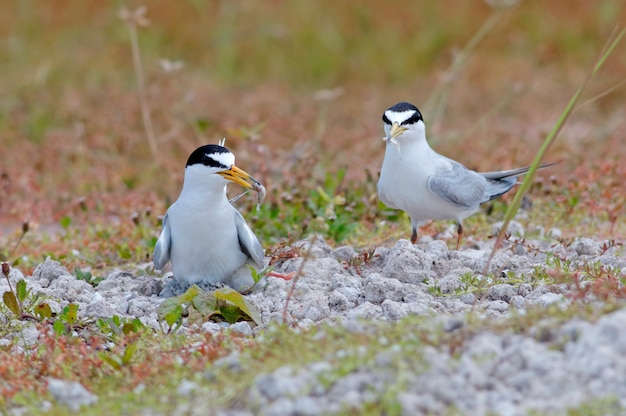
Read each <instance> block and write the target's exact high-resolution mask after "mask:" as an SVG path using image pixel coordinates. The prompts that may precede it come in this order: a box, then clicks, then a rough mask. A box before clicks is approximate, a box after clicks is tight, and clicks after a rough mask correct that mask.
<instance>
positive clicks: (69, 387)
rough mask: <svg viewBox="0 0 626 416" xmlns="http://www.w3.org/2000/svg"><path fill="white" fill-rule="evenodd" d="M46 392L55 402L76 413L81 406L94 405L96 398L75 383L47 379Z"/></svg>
mask: <svg viewBox="0 0 626 416" xmlns="http://www.w3.org/2000/svg"><path fill="white" fill-rule="evenodd" d="M48 391H49V392H50V394H51V395H52V397H54V399H55V400H56V401H58V402H59V403H62V404H64V405H66V406H67V407H69V408H70V410H72V411H74V412H76V411H78V410H79V409H80V408H81V406H84V405H90V404H94V403H96V402H97V401H98V396H96V395H95V394H92V393H91V392H90V391H88V390H87V389H86V388H85V387H83V385H82V384H80V383H78V382H76V381H67V380H60V379H57V378H48Z"/></svg>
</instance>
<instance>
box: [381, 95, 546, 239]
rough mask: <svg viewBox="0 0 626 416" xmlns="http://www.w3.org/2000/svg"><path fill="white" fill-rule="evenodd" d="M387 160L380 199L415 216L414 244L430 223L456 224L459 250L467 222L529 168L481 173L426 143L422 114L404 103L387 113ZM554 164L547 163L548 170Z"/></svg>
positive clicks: (411, 105)
mask: <svg viewBox="0 0 626 416" xmlns="http://www.w3.org/2000/svg"><path fill="white" fill-rule="evenodd" d="M383 123H384V130H385V137H384V138H383V140H384V141H385V142H386V148H385V158H384V160H383V166H382V168H381V171H380V178H379V180H378V198H379V199H380V200H381V201H382V202H383V203H384V204H385V205H387V206H389V207H391V208H394V209H401V210H403V211H405V212H406V213H407V214H408V215H409V217H410V218H411V226H412V227H413V233H412V234H411V242H412V243H413V244H415V242H416V241H417V228H418V227H419V226H420V225H421V224H422V223H424V222H426V221H428V220H454V221H456V224H457V245H456V248H457V250H458V248H459V245H460V243H461V236H462V234H463V225H462V221H463V219H465V218H467V217H468V216H470V215H472V214H473V213H475V212H476V211H478V208H479V206H480V204H482V203H485V202H488V201H491V200H492V199H494V198H497V197H499V196H500V195H502V194H504V193H506V192H508V191H509V190H510V189H511V188H512V187H513V186H514V185H515V184H516V183H517V178H516V177H517V176H518V175H523V174H525V173H526V172H528V169H529V168H528V167H525V168H519V169H511V170H504V171H498V172H476V171H473V170H470V169H467V168H466V167H465V166H463V165H462V164H460V163H459V162H456V161H454V160H452V159H449V158H447V157H445V156H442V155H440V154H438V153H437V152H435V151H434V150H433V149H431V147H430V146H429V145H428V142H427V141H426V126H425V125H424V120H423V118H422V114H421V113H420V111H419V110H418V109H417V107H415V106H414V105H413V104H409V103H406V102H401V103H398V104H396V105H394V106H392V107H390V108H389V109H388V110H387V111H385V112H384V114H383ZM546 166H549V165H542V166H541V167H546Z"/></svg>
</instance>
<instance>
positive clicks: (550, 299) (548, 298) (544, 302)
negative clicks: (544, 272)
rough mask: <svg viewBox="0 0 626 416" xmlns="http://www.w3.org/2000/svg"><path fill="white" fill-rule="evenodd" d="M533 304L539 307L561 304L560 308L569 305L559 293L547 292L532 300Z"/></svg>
mask: <svg viewBox="0 0 626 416" xmlns="http://www.w3.org/2000/svg"><path fill="white" fill-rule="evenodd" d="M533 303H535V304H538V305H541V306H543V307H546V306H549V305H553V304H561V305H562V306H566V305H567V304H568V303H569V301H568V300H567V298H566V297H565V296H563V295H562V294H560V293H552V292H548V293H544V294H543V295H541V296H539V297H538V298H537V299H535V300H534V302H533Z"/></svg>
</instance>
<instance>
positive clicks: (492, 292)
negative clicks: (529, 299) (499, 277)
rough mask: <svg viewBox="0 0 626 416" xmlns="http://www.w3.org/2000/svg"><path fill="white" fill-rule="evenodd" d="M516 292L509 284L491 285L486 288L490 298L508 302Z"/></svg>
mask: <svg viewBox="0 0 626 416" xmlns="http://www.w3.org/2000/svg"><path fill="white" fill-rule="evenodd" d="M516 294H517V290H516V289H515V287H514V286H512V285H509V284H506V283H505V284H499V285H493V286H491V287H490V288H489V289H488V290H487V297H488V298H489V299H491V300H503V301H505V302H509V301H510V300H511V298H512V297H513V296H515V295H516Z"/></svg>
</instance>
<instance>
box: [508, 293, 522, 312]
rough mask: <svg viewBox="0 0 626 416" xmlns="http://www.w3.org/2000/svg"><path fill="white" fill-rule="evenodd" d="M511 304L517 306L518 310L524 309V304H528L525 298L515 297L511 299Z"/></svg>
mask: <svg viewBox="0 0 626 416" xmlns="http://www.w3.org/2000/svg"><path fill="white" fill-rule="evenodd" d="M509 303H510V304H511V305H513V306H515V307H516V308H517V309H521V308H523V307H524V303H526V300H525V299H524V297H523V296H520V295H515V296H512V297H511V300H510V301H509Z"/></svg>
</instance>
